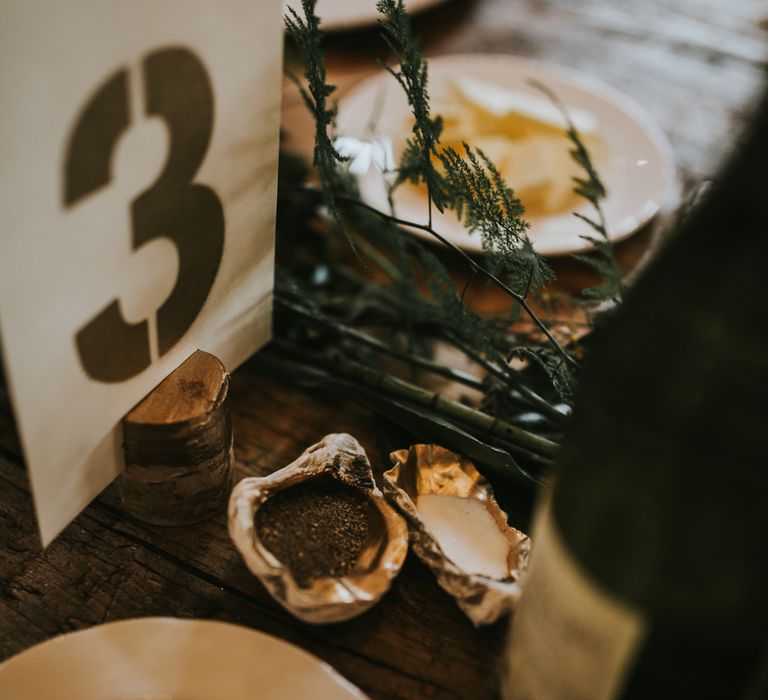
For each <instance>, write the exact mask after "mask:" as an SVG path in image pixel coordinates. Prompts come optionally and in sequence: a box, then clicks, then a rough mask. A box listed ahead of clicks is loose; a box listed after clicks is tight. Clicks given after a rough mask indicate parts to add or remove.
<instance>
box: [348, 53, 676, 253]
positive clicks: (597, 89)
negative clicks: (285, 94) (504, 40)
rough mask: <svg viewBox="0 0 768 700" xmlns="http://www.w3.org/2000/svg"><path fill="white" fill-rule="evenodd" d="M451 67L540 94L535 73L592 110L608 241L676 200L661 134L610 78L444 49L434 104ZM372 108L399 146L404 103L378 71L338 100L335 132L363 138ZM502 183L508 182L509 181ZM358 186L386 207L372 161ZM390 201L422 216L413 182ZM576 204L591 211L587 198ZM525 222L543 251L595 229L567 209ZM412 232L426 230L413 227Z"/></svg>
mask: <svg viewBox="0 0 768 700" xmlns="http://www.w3.org/2000/svg"><path fill="white" fill-rule="evenodd" d="M458 73H463V74H465V75H469V76H471V77H473V78H475V79H478V80H482V81H483V82H485V83H490V84H494V85H498V86H500V87H504V88H509V89H512V90H519V91H526V92H528V91H530V92H532V93H534V94H535V95H536V96H537V97H539V98H540V97H541V93H540V92H539V91H537V90H536V89H535V88H533V87H532V86H531V85H530V84H529V82H528V81H530V80H536V81H538V82H540V83H543V84H544V85H546V86H547V87H549V88H550V89H551V90H552V91H554V92H555V93H556V94H557V95H558V96H559V98H560V99H561V100H562V101H563V102H564V103H565V105H566V106H567V107H568V108H570V109H582V110H585V111H587V112H590V113H591V114H592V115H593V116H594V118H595V121H596V133H597V134H598V135H599V137H600V139H601V141H602V144H603V148H601V152H602V153H603V156H602V158H601V159H600V160H598V162H597V164H596V165H597V167H598V170H599V174H600V176H601V178H602V179H603V180H604V182H605V184H606V187H607V190H608V198H607V199H606V201H605V202H604V205H603V208H604V211H605V214H606V219H607V222H608V231H609V236H610V238H611V240H613V241H618V240H620V239H622V238H626V237H627V236H629V235H630V234H632V233H633V232H634V231H636V230H638V229H639V228H640V227H641V226H643V224H645V223H647V222H648V221H649V220H650V219H651V218H652V217H653V216H654V215H655V214H656V213H657V212H658V211H659V209H660V208H661V207H662V206H665V205H667V204H669V203H671V202H672V201H673V200H674V199H675V196H676V191H677V185H676V175H675V167H674V162H673V157H672V149H671V147H670V145H669V142H668V140H667V138H666V136H665V135H664V134H663V132H662V131H661V129H659V127H658V126H657V125H656V124H655V123H654V121H653V119H652V118H651V117H650V116H649V115H648V114H647V113H646V112H645V110H643V109H642V108H641V107H640V106H639V105H638V104H637V103H635V102H634V101H633V100H631V99H630V98H628V97H627V96H625V95H624V94H622V93H621V92H619V91H618V90H616V89H615V88H612V87H611V86H610V85H607V84H606V83H603V82H602V81H599V80H597V79H595V78H592V77H589V76H587V75H584V74H582V73H579V72H578V71H575V70H572V69H569V68H563V67H560V66H554V65H551V64H547V63H542V62H539V61H533V60H529V59H524V58H518V57H516V56H506V55H484V54H468V55H449V56H442V57H439V58H433V59H430V61H429V87H430V94H431V96H432V98H433V100H434V101H435V102H436V103H437V102H439V101H441V99H442V98H444V97H445V96H447V94H448V91H449V90H451V89H452V88H451V85H450V78H451V77H452V76H455V75H456V74H458ZM379 110H380V112H379ZM376 113H378V117H377V118H376V120H375V121H376V123H377V126H376V135H377V136H380V137H386V138H389V139H391V140H392V142H393V143H394V150H395V152H396V153H397V152H399V150H401V149H400V146H401V144H402V143H403V141H404V139H405V137H406V136H407V132H408V129H409V127H410V123H411V120H410V117H409V110H408V104H407V102H406V100H405V97H404V94H403V92H402V90H401V89H400V87H399V86H398V85H397V83H396V82H395V80H394V79H393V78H392V77H391V76H390V75H388V74H387V73H384V72H382V73H381V74H378V75H376V76H373V77H371V78H368V79H366V80H364V81H363V82H362V83H360V84H359V85H357V86H356V87H355V88H354V89H353V90H352V91H351V92H349V93H347V95H346V96H345V97H344V98H343V99H342V100H341V102H340V105H339V119H338V133H339V134H340V135H342V136H352V137H356V138H360V139H364V140H370V138H371V133H370V130H369V129H368V125H369V124H370V123H371V119H372V117H373V115H375V114H376ZM470 141H471V139H470ZM509 184H510V185H511V186H512V187H513V188H514V183H509ZM360 189H361V194H362V197H363V199H364V200H365V201H366V202H368V203H369V204H371V205H373V206H375V207H377V208H379V209H381V210H383V211H388V206H387V196H386V190H385V188H384V184H383V180H382V176H381V173H380V172H378V171H376V170H375V169H374V168H371V170H369V172H368V173H367V174H366V175H364V176H362V177H360ZM395 207H396V214H397V215H398V216H399V217H400V218H402V219H405V220H407V221H413V222H415V223H426V218H427V217H426V202H425V198H424V197H423V196H421V195H420V194H419V193H418V192H415V191H414V190H413V189H407V188H403V189H402V190H400V191H399V192H398V194H397V196H396V198H395ZM577 211H579V212H581V213H584V214H590V215H591V214H592V212H591V210H590V207H589V205H586V204H585V205H584V206H583V207H581V208H579V209H577ZM434 223H435V227H436V228H437V229H438V230H439V231H440V233H442V234H443V235H445V236H446V237H447V238H449V239H450V240H451V241H453V242H454V243H456V244H457V245H459V246H461V247H462V248H464V249H466V250H468V251H474V252H480V251H481V250H482V246H481V244H480V237H479V235H478V234H469V233H467V231H466V230H465V229H464V227H463V226H462V225H461V224H460V223H459V222H458V221H457V219H456V218H455V216H454V215H453V214H451V213H447V214H445V215H438V216H437V217H436V218H435V220H434ZM529 223H530V224H531V228H530V231H529V235H530V238H531V240H532V241H533V244H534V246H535V248H536V249H537V250H538V251H539V252H540V253H541V254H543V255H553V256H554V255H564V254H567V253H573V252H577V251H583V250H586V249H588V248H589V247H590V244H589V243H587V242H586V241H584V240H583V239H582V238H580V236H582V235H585V234H587V235H594V231H593V230H592V229H590V228H589V226H588V225H587V224H585V223H584V222H582V221H580V220H578V219H577V218H576V217H574V216H573V215H572V213H570V212H567V213H564V214H558V215H554V216H542V217H538V218H530V219H529ZM413 232H414V233H415V234H417V235H422V236H425V237H429V234H425V233H423V232H420V231H419V230H417V229H413Z"/></svg>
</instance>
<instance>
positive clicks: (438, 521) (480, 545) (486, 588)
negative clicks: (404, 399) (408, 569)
mask: <svg viewBox="0 0 768 700" xmlns="http://www.w3.org/2000/svg"><path fill="white" fill-rule="evenodd" d="M391 459H392V463H393V464H394V466H393V467H392V469H390V470H389V471H387V472H385V473H384V492H385V494H386V496H387V498H388V499H389V500H390V502H392V503H393V504H394V505H395V506H396V507H397V509H398V510H399V511H400V512H401V513H402V514H403V516H404V517H405V519H406V521H407V522H408V529H409V530H410V537H411V545H412V547H413V550H414V551H415V552H416V554H417V556H418V557H419V558H420V559H421V560H422V561H423V562H424V563H425V564H426V565H427V566H428V567H429V568H430V569H431V570H432V572H433V573H434V574H435V576H436V577H437V581H438V583H439V584H440V586H441V587H442V588H443V589H444V590H446V591H447V592H448V593H450V594H451V595H452V596H453V597H454V598H455V599H456V602H457V603H458V605H459V607H460V608H461V609H462V610H463V611H464V613H465V614H466V615H467V617H469V618H470V620H472V622H473V623H474V624H475V625H483V624H489V623H491V622H494V621H495V620H497V619H498V618H499V617H500V616H501V615H503V614H504V613H507V612H510V611H511V610H513V609H514V606H515V604H516V603H517V600H518V599H519V597H520V593H521V583H522V580H523V577H524V574H525V571H526V568H527V565H528V554H529V551H530V539H529V538H528V536H527V535H525V534H524V533H523V532H521V531H520V530H517V529H515V528H513V527H511V526H509V525H508V524H507V515H506V513H505V512H504V511H503V510H502V509H501V508H500V507H499V505H498V504H497V503H496V499H495V498H494V495H493V491H492V489H491V486H490V484H489V483H488V482H487V481H486V480H485V479H484V478H483V476H482V475H481V474H480V472H478V471H477V469H476V468H475V466H474V465H473V464H472V463H471V462H470V461H469V460H467V459H465V458H464V457H462V456H460V455H457V454H456V453H454V452H451V451H450V450H447V449H445V448H443V447H440V446H438V445H414V446H412V447H411V448H410V449H408V450H399V451H397V452H393V453H392V455H391Z"/></svg>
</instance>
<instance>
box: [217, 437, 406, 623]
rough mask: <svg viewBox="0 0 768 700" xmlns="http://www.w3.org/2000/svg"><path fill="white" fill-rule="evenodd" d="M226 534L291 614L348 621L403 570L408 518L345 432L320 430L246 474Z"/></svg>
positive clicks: (232, 504)
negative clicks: (291, 453)
mask: <svg viewBox="0 0 768 700" xmlns="http://www.w3.org/2000/svg"><path fill="white" fill-rule="evenodd" d="M229 532H230V537H231V538H232V541H233V542H234V543H235V545H236V547H237V549H238V550H239V552H240V554H241V555H242V557H243V559H244V561H245V563H246V565H247V567H248V568H249V569H250V570H251V571H252V572H253V573H254V574H256V576H258V577H259V579H260V580H261V582H262V583H263V584H264V586H265V587H266V589H267V590H268V591H269V593H270V594H271V595H272V597H273V598H275V600H277V601H278V602H279V603H280V604H281V605H283V607H285V608H286V609H287V610H288V611H289V612H291V613H292V614H293V615H295V616H296V617H298V618H300V619H302V620H304V621H306V622H313V623H328V622H339V621H342V620H347V619H349V618H351V617H355V616H356V615H360V614H361V613H363V612H365V611H366V610H368V608H370V607H371V606H372V605H374V604H375V603H376V602H377V601H378V600H379V599H380V598H381V597H382V596H383V595H384V593H386V591H387V590H388V589H389V586H390V583H391V581H392V579H393V578H394V577H395V576H396V575H397V573H398V572H399V571H400V568H401V566H402V564H403V561H404V559H405V555H406V553H407V549H408V530H407V527H406V524H405V522H404V521H403V519H402V518H401V517H400V515H398V514H397V512H396V511H395V510H394V509H393V508H392V507H391V506H390V505H389V504H388V503H387V502H386V500H385V499H384V496H383V495H382V493H381V491H379V489H378V488H376V485H375V483H374V480H373V473H372V471H371V465H370V462H369V461H368V458H367V456H366V454H365V451H364V450H363V448H362V446H361V445H360V443H359V442H358V441H357V440H355V438H353V437H352V436H351V435H347V434H343V433H341V434H332V435H326V436H325V437H324V438H323V439H322V440H321V441H320V442H319V443H317V444H315V445H312V446H311V447H309V448H307V449H306V450H305V451H304V452H303V453H302V454H301V456H300V457H299V458H298V459H297V460H295V461H294V462H292V463H291V464H289V465H288V466H286V467H283V468H282V469H280V470H278V471H276V472H274V473H273V474H271V475H270V476H266V477H258V478H257V477H253V478H248V479H243V480H242V481H241V482H240V483H239V484H238V485H237V486H236V487H235V489H234V490H233V492H232V496H231V498H230V502H229Z"/></svg>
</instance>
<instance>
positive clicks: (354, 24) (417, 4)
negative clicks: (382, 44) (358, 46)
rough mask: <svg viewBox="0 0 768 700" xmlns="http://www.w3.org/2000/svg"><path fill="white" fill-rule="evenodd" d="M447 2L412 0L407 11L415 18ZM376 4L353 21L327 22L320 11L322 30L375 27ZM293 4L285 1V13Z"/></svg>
mask: <svg viewBox="0 0 768 700" xmlns="http://www.w3.org/2000/svg"><path fill="white" fill-rule="evenodd" d="M293 2H298V0H293ZM318 2H322V0H318ZM445 2H447V0H411V1H410V2H409V3H408V4H407V5H406V10H407V11H408V15H409V16H413V15H415V14H417V13H420V12H424V11H425V10H429V9H431V8H433V7H437V6H438V5H442V4H443V3H445ZM374 3H375V0H371V5H372V10H371V11H370V12H369V13H368V14H364V13H363V14H359V15H355V16H353V17H352V19H341V18H336V19H333V18H332V19H331V20H330V21H326V20H325V19H324V18H323V15H322V13H321V12H320V11H318V12H317V15H318V17H320V30H321V31H324V32H333V33H336V32H347V31H355V30H359V29H365V28H370V27H374V26H376V24H377V22H378V19H379V13H378V12H377V11H376V7H375V4H374ZM291 4H292V3H291V0H284V2H283V13H285V12H286V10H287V8H288V6H289V5H291ZM299 4H300V3H299ZM318 10H322V8H318Z"/></svg>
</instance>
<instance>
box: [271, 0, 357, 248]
mask: <svg viewBox="0 0 768 700" xmlns="http://www.w3.org/2000/svg"><path fill="white" fill-rule="evenodd" d="M316 2H317V0H302V1H301V6H302V11H303V17H302V16H300V15H299V13H298V12H296V10H294V9H293V8H292V7H288V8H287V9H288V14H286V15H285V18H284V21H285V27H286V30H287V32H288V35H289V36H290V37H291V38H292V39H293V41H294V42H295V44H296V47H297V49H298V51H299V54H300V55H301V60H302V63H303V64H304V77H305V78H306V80H307V87H306V88H305V87H304V85H302V83H301V81H300V80H299V79H298V78H297V77H296V76H295V75H291V76H290V77H291V79H292V80H293V82H294V83H295V84H296V86H297V87H298V89H299V92H300V93H301V96H302V98H303V99H304V103H305V104H306V106H307V109H309V111H310V112H311V113H312V116H313V117H314V120H315V147H314V155H313V159H312V164H313V165H314V167H315V169H316V170H317V175H318V177H319V179H320V186H321V190H322V193H323V203H324V204H325V206H326V207H327V208H328V211H329V212H330V214H331V216H332V217H333V219H334V221H335V223H336V225H337V226H338V228H339V230H340V231H342V232H343V233H344V235H345V236H346V237H347V240H348V242H349V244H350V246H352V249H353V250H354V248H355V246H354V243H353V241H352V239H351V238H350V237H349V235H348V234H347V229H346V225H345V223H344V217H343V216H342V215H341V212H340V211H339V206H338V203H337V201H336V195H337V194H338V193H341V192H349V191H350V180H349V178H344V177H342V175H341V173H340V171H339V167H338V166H339V165H340V164H341V163H343V162H344V161H345V160H346V159H345V158H344V157H343V156H342V155H341V154H340V153H339V152H338V151H337V150H336V148H335V146H334V145H333V140H332V136H333V129H334V125H335V121H336V105H335V104H330V105H329V101H328V98H329V97H330V96H331V95H332V94H333V93H334V92H335V90H336V86H335V85H329V84H328V83H327V82H326V72H325V62H324V57H323V52H322V50H321V49H320V44H321V42H322V38H323V34H322V32H321V31H320V18H319V17H318V16H317V15H316V14H315V5H316Z"/></svg>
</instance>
